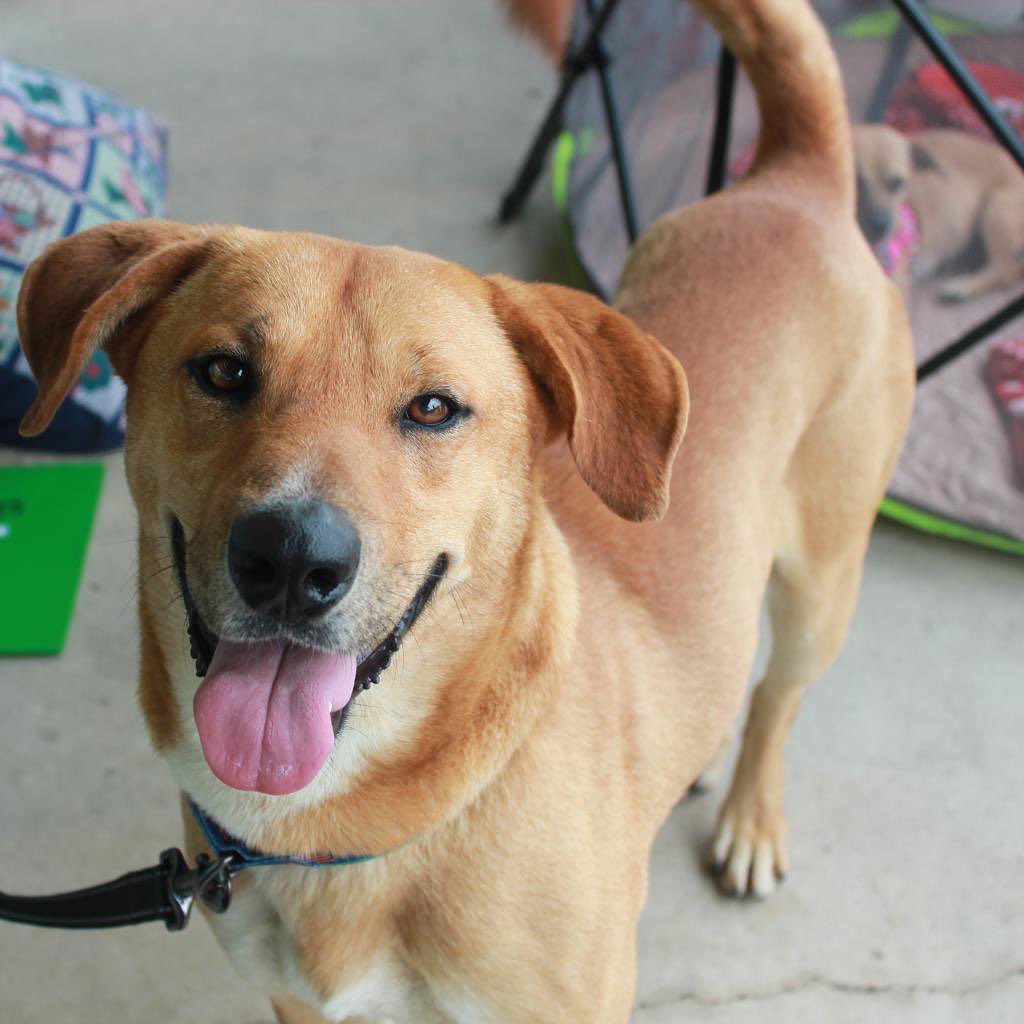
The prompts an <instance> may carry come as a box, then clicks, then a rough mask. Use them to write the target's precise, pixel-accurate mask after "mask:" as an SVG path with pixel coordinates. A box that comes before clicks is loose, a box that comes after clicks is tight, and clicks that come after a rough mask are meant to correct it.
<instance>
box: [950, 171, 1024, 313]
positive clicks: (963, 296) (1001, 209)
mask: <svg viewBox="0 0 1024 1024" xmlns="http://www.w3.org/2000/svg"><path fill="white" fill-rule="evenodd" d="M978 228H979V234H980V237H981V242H982V245H983V246H984V249H985V265H984V266H983V267H981V268H980V269H979V270H976V271H974V272H972V273H969V274H959V275H957V276H956V277H950V278H948V279H947V280H945V281H943V282H942V284H941V285H940V286H939V296H940V298H942V299H944V300H945V301H946V302H964V301H966V300H967V299H973V298H975V297H976V296H978V295H983V294H984V293H985V292H987V291H991V290H992V289H994V288H1009V287H1010V286H1011V285H1014V284H1016V283H1017V282H1018V281H1021V280H1024V189H1022V188H1021V187H1019V186H1018V187H1012V188H1011V187H1006V188H1001V189H999V190H998V191H995V192H993V193H992V195H991V196H989V198H988V202H987V203H986V204H985V209H984V210H983V211H982V215H981V218H980V221H979V225H978Z"/></svg>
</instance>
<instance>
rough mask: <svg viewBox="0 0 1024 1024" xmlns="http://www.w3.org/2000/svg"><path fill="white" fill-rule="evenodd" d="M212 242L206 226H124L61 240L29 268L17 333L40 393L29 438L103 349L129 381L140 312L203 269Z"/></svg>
mask: <svg viewBox="0 0 1024 1024" xmlns="http://www.w3.org/2000/svg"><path fill="white" fill-rule="evenodd" d="M208 244H209V233H208V232H207V231H206V230H204V229H202V228H193V227H190V226H188V225H186V224H175V223H173V222H170V221H159V220H148V221H147V220H142V221H118V222H114V223H111V224H103V225H101V226H99V227H96V228H92V229H91V230H89V231H83V232H82V233H81V234H77V235H71V236H70V237H68V238H64V239H62V240H61V241H59V242H55V243H54V244H53V245H51V246H49V247H48V248H47V249H46V250H45V252H43V254H42V255H41V256H40V257H39V258H38V259H36V260H35V261H34V262H33V263H32V264H31V265H30V266H29V268H28V270H27V272H26V273H25V278H24V280H23V281H22V284H21V291H20V293H19V295H18V333H19V336H20V340H21V347H22V351H24V353H25V358H26V359H27V360H28V364H29V366H30V367H31V368H32V373H33V374H34V375H35V378H36V385H37V387H38V389H39V390H38V393H37V394H36V398H35V401H34V402H33V403H32V406H31V407H30V408H29V410H28V412H27V413H25V416H24V418H23V419H22V421H21V433H22V434H23V435H25V436H26V437H32V436H34V435H35V434H39V433H41V432H42V431H43V430H45V429H46V427H47V426H48V425H49V423H50V421H51V420H52V419H53V416H54V414H55V413H56V411H57V408H58V407H59V406H60V404H61V402H62V401H64V399H65V398H66V397H67V395H68V393H69V392H70V391H71V389H72V388H73V387H74V385H75V381H77V380H78V377H79V375H80V374H81V372H82V370H83V369H84V367H85V364H86V363H87V362H88V360H89V358H90V356H91V355H92V354H93V352H95V351H96V349H97V348H105V349H107V351H108V353H109V355H110V360H111V363H112V364H113V366H114V368H115V369H116V370H117V372H118V373H120V374H121V376H122V377H124V378H126V379H127V378H128V377H129V376H130V374H131V368H132V366H133V365H134V362H135V356H136V355H137V353H138V347H139V345H140V344H141V342H142V340H143V338H142V335H143V334H144V331H143V330H141V329H140V328H141V327H142V326H143V325H142V324H140V322H139V317H140V314H143V313H144V312H145V311H146V310H147V309H149V308H150V307H151V306H153V304H154V303H156V302H158V301H159V300H160V299H161V298H163V297H164V296H165V295H167V294H168V293H169V292H171V291H172V290H173V289H174V288H175V286H176V285H177V284H178V283H179V282H180V281H182V280H183V279H184V278H185V277H187V276H188V275H189V274H190V273H191V272H192V271H193V270H195V269H196V268H197V267H198V266H199V264H200V263H201V262H202V261H203V259H204V258H205V256H206V254H207V249H208ZM133 326H134V328H136V329H133Z"/></svg>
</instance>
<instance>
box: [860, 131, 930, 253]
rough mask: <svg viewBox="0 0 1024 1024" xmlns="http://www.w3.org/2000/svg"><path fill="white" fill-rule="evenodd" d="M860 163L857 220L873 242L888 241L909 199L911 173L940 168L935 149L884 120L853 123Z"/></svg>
mask: <svg viewBox="0 0 1024 1024" xmlns="http://www.w3.org/2000/svg"><path fill="white" fill-rule="evenodd" d="M853 151H854V158H855V160H856V164H857V222H858V223H859V224H860V228H861V231H863V232H864V237H865V238H867V240H868V241H869V242H870V243H871V244H872V245H876V244H877V243H879V242H884V241H885V240H886V239H887V238H888V237H889V236H890V235H891V234H892V232H893V230H894V229H895V228H896V225H897V223H898V217H897V213H898V211H899V208H900V206H902V205H903V204H904V203H905V202H906V201H907V196H908V193H909V189H910V180H911V177H912V176H913V175H915V174H919V173H921V172H925V171H938V170H939V167H938V165H937V164H936V162H935V159H934V157H933V156H932V155H931V153H930V152H929V151H928V150H927V149H926V148H925V147H924V146H922V145H920V144H919V143H916V142H914V141H913V140H912V139H908V138H907V137H906V136H905V135H902V134H901V133H900V132H898V131H896V129H895V128H890V127H889V126H888V125H884V124H858V125H854V126H853Z"/></svg>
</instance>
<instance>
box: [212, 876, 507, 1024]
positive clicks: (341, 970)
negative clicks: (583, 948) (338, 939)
mask: <svg viewBox="0 0 1024 1024" xmlns="http://www.w3.org/2000/svg"><path fill="white" fill-rule="evenodd" d="M273 870H275V871H276V872H280V871H282V870H283V871H286V872H289V873H291V874H292V875H293V876H301V875H305V874H307V872H306V870H304V869H302V868H290V867H289V868H284V869H273ZM314 870H318V871H319V873H320V874H321V876H322V872H323V870H324V869H314ZM314 884H315V886H316V888H318V889H319V888H322V884H321V883H320V880H319V879H317V882H316V883H314ZM338 887H339V888H342V889H343V888H344V887H345V886H344V883H340V885H339V886H338ZM287 888H291V886H290V885H289V886H288V887H287ZM297 888H299V889H301V888H302V883H301V881H300V883H299V886H298V887H297ZM310 888H312V886H311V887H310ZM306 895H307V896H308V891H307V893H306ZM287 898H288V892H287V889H285V890H284V891H282V888H281V887H280V886H279V885H273V886H262V885H260V884H258V883H257V884H254V885H249V886H246V887H245V889H244V890H242V891H240V892H239V893H238V894H237V896H236V898H235V900H234V901H233V903H232V906H231V909H230V911H229V913H227V914H225V915H224V916H223V917H218V918H214V919H212V920H211V925H212V926H213V929H214V931H215V933H216V935H217V938H218V940H219V941H220V942H221V944H222V945H223V946H224V949H225V951H226V952H227V954H228V956H229V957H230V959H231V962H232V964H233V965H234V967H235V969H236V970H237V971H238V973H239V974H240V975H242V977H243V978H245V980H246V981H248V982H249V983H250V984H252V985H254V986H256V987H257V988H259V989H260V990H262V991H263V992H265V993H266V994H267V995H268V996H273V995H275V994H276V995H281V994H288V995H292V996H296V997H298V998H299V999H301V1000H303V1001H304V1002H305V1003H307V1004H309V1005H310V1006H312V1007H313V1008H315V1009H316V1010H318V1011H319V1012H320V1013H322V1014H323V1015H324V1017H326V1018H327V1019H328V1020H330V1021H346V1020H347V1019H348V1018H350V1017H353V1018H358V1019H360V1020H365V1021H373V1022H376V1021H385V1020H393V1021H398V1022H400V1021H407V1020H408V1021H417V1022H418V1024H470V1022H480V1021H485V1020H487V1019H489V1014H488V1013H487V1012H486V1011H485V1009H484V1007H483V1006H482V1005H480V1004H477V1003H476V1002H475V1001H474V1000H469V1001H467V1000H466V999H465V995H464V994H463V995H461V996H460V997H459V998H458V999H455V998H449V997H448V995H447V994H446V993H445V992H444V991H443V990H439V989H438V987H437V986H436V985H433V984H431V983H429V982H428V981H427V980H426V979H424V978H423V977H422V976H421V975H419V974H417V973H416V972H415V971H413V970H412V969H411V968H410V967H409V966H408V965H407V964H406V963H404V962H403V961H402V960H401V958H400V957H399V956H398V955H397V954H396V953H395V952H394V950H393V948H389V943H387V942H383V943H381V944H380V945H379V948H377V949H368V950H365V951H364V955H363V956H361V957H360V958H359V966H358V967H353V965H352V964H351V963H345V962H344V961H345V958H344V957H342V958H339V964H338V968H337V970H336V971H334V972H331V971H330V969H328V970H327V972H326V973H327V974H328V975H332V976H330V977H328V978H325V977H324V973H325V971H324V968H323V965H322V964H321V965H319V966H318V968H317V970H316V975H317V977H316V979H315V980H314V977H313V973H312V972H311V971H310V965H309V963H308V957H309V956H310V953H309V949H310V946H315V945H322V946H324V947H325V949H327V948H329V946H330V942H331V934H330V933H331V930H332V929H331V924H330V923H328V922H324V924H323V925H319V926H316V927H318V930H319V932H320V935H319V936H318V937H317V941H313V942H311V941H310V938H311V937H310V935H309V930H308V928H306V927H304V926H303V925H302V924H299V925H298V926H292V927H290V926H289V925H288V924H287V923H286V921H285V917H286V916H287V915H286V914H284V913H282V912H281V911H280V909H279V906H278V905H279V903H280V901H281V900H282V899H287ZM355 903H356V905H358V901H355ZM356 913H357V914H358V911H356ZM337 926H338V928H339V930H340V929H344V930H352V929H353V928H354V929H355V930H356V931H358V930H359V922H358V920H352V919H351V918H346V917H345V916H344V914H340V915H339V917H338V921H337ZM319 940H323V941H319ZM303 950H304V951H305V952H303Z"/></svg>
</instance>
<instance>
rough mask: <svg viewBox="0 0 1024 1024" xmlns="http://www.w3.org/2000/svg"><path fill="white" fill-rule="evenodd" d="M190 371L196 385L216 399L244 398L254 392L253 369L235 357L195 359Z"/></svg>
mask: <svg viewBox="0 0 1024 1024" xmlns="http://www.w3.org/2000/svg"><path fill="white" fill-rule="evenodd" d="M188 371H189V373H190V374H191V375H192V379H193V380H194V381H195V382H196V384H198V385H199V387H200V388H202V390H203V391H205V392H206V393H207V394H208V395H213V397H214V398H221V397H223V398H244V397H246V396H247V395H248V394H249V392H250V391H251V390H252V376H253V374H252V369H251V368H250V367H249V366H248V364H247V363H245V362H243V361H242V360H241V359H238V358H236V357H235V356H229V355H215V356H207V357H206V358H205V359H202V358H200V359H194V360H192V362H190V363H189V364H188Z"/></svg>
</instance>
